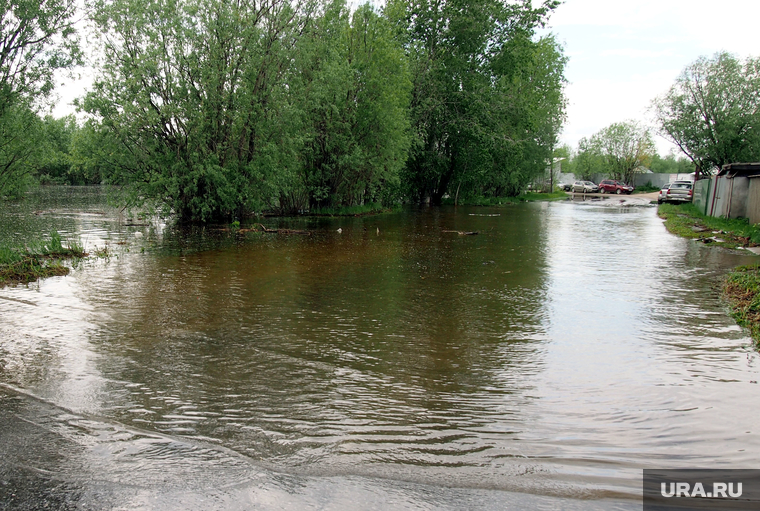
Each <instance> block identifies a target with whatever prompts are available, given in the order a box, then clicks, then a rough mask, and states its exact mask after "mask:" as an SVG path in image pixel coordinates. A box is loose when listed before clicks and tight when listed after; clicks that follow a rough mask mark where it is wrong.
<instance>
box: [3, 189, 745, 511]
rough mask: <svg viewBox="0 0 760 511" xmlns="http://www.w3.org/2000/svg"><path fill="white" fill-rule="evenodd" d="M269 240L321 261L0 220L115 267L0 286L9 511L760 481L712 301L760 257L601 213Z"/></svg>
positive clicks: (575, 208)
mask: <svg viewBox="0 0 760 511" xmlns="http://www.w3.org/2000/svg"><path fill="white" fill-rule="evenodd" d="M263 223H264V224H265V225H267V226H268V227H277V226H280V227H289V228H295V229H309V230H311V231H313V236H311V237H308V236H301V235H283V234H255V233H244V234H238V235H236V234H234V233H230V232H229V231H225V230H221V229H219V228H217V229H214V228H206V229H192V230H188V231H178V230H176V229H172V228H168V227H166V226H165V225H163V224H161V223H158V222H151V221H145V220H141V219H138V218H133V219H131V220H130V219H129V218H127V217H126V216H125V214H124V213H121V212H119V211H116V210H113V209H110V208H109V207H107V206H106V205H105V203H104V195H103V192H102V191H100V190H98V189H91V188H90V189H84V188H46V189H43V190H42V191H41V192H37V193H36V194H35V195H34V196H33V197H30V198H29V200H27V201H25V202H23V203H21V204H6V205H3V210H2V215H1V216H0V236H2V237H3V238H12V239H14V240H16V241H24V240H28V239H34V238H36V237H39V236H44V235H45V234H46V233H49V232H50V230H51V229H57V230H58V231H59V232H61V233H62V234H63V236H64V238H66V237H76V238H77V239H79V240H81V242H82V243H84V244H85V245H86V248H87V249H88V250H89V251H90V252H93V253H94V252H95V250H96V248H97V249H102V248H104V247H107V248H108V252H109V254H110V256H109V257H107V258H103V257H101V258H90V259H88V260H85V261H80V262H77V263H75V264H74V267H73V270H72V272H71V274H70V275H68V276H65V277H54V278H49V279H46V280H44V281H41V282H38V283H34V284H30V285H28V286H17V287H6V288H2V289H0V452H2V456H0V508H2V509H4V508H6V507H7V508H13V509H16V508H22V509H23V508H28V509H34V508H37V507H40V504H41V503H45V505H49V506H51V507H57V508H60V509H158V510H168V509H179V508H181V509H302V508H313V509H339V510H340V509H475V508H478V509H505V508H515V509H527V508H532V509H640V505H641V504H640V491H641V490H640V488H641V470H642V469H644V468H757V467H758V454H757V453H758V452H760V435H758V433H759V432H760V431H759V427H758V423H759V421H758V418H760V416H758V413H757V411H756V405H757V402H758V395H759V394H760V386H759V385H758V384H757V381H758V380H760V367H759V366H758V356H757V353H756V352H754V351H753V350H752V349H751V348H750V346H749V343H750V340H749V339H748V338H747V336H746V332H744V331H742V330H741V329H740V328H739V327H738V326H737V325H736V324H735V323H734V321H733V320H732V319H730V318H729V317H728V315H727V313H726V306H725V304H723V303H722V302H721V301H720V299H719V285H720V279H721V277H722V276H723V275H724V274H725V273H726V271H727V270H728V269H730V268H732V267H734V266H736V265H739V264H749V263H753V262H755V261H756V260H757V256H754V255H751V254H744V253H742V252H735V251H728V250H725V249H720V248H714V247H706V246H702V245H700V244H697V243H695V242H692V241H688V240H684V239H680V238H677V237H675V236H673V235H670V234H669V233H667V232H666V230H665V229H664V227H663V225H662V221H661V220H660V219H658V218H657V216H656V211H655V209H654V208H652V207H635V208H623V207H617V206H616V203H615V199H608V200H606V201H593V202H581V203H578V202H560V203H531V204H520V205H513V206H505V207H502V208H465V207H459V208H456V209H455V208H453V207H450V208H446V207H444V208H440V209H420V210H413V209H409V210H405V211H403V212H400V213H394V214H386V215H379V216H369V217H363V218H335V219H330V218H317V219H307V220H304V219H273V218H266V219H264V220H263ZM135 224H137V225H135ZM338 228H340V229H341V230H342V232H338ZM446 230H452V231H478V232H479V234H478V235H474V236H466V235H460V234H457V233H456V232H444V231H446Z"/></svg>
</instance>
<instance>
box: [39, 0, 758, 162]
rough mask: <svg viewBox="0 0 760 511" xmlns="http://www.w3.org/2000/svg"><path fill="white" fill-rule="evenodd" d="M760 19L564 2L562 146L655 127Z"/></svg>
mask: <svg viewBox="0 0 760 511" xmlns="http://www.w3.org/2000/svg"><path fill="white" fill-rule="evenodd" d="M533 2H534V5H537V4H538V1H537V0H533ZM349 3H353V4H356V3H358V2H357V1H356V0H353V1H351V0H349ZM373 3H374V4H375V5H377V4H378V3H379V2H378V1H374V2H373ZM759 18H760V0H723V1H722V2H720V3H717V2H713V1H706V0H636V1H635V2H618V1H610V0H564V2H563V4H562V5H560V6H559V7H558V8H557V10H556V11H555V12H554V13H553V14H552V16H551V18H550V20H549V24H548V27H547V28H546V29H545V30H542V31H541V32H540V33H542V34H545V33H547V32H551V33H553V34H554V35H555V36H556V38H557V40H558V41H559V42H560V43H561V44H562V45H563V47H564V50H565V54H566V55H567V57H568V58H569V61H568V64H567V67H566V72H565V75H566V77H567V80H568V84H567V88H566V96H567V100H568V109H567V121H566V123H565V126H564V129H563V132H562V135H561V136H560V143H566V144H569V145H570V146H571V147H572V148H573V149H575V148H576V147H577V144H578V140H580V139H581V138H583V137H590V136H591V135H593V134H594V133H596V132H597V131H599V130H601V129H602V128H604V127H606V126H609V125H610V124H612V123H613V122H621V121H626V120H638V121H641V122H642V123H646V124H648V125H650V124H651V122H650V121H651V119H650V117H651V116H650V115H649V113H648V109H649V106H650V104H651V102H652V100H653V99H654V98H655V97H657V96H659V95H661V94H664V93H665V92H666V91H667V90H668V88H669V87H670V86H671V85H672V84H673V82H674V80H675V79H676V77H677V76H678V75H679V74H680V73H681V71H682V70H683V69H684V68H685V67H686V66H687V65H688V64H690V63H692V62H694V61H695V60H696V59H697V58H699V57H700V56H712V55H714V54H715V53H716V52H719V51H723V50H725V51H728V52H731V53H733V54H735V55H737V56H738V57H740V58H742V59H744V58H746V57H748V56H752V57H759V56H760V37H757V36H756V35H755V30H756V28H755V26H754V25H755V23H756V20H757V19H759ZM90 82H91V79H90V78H89V77H86V78H84V79H82V80H78V81H72V80H70V79H65V78H64V79H62V80H61V82H60V83H61V87H59V89H58V95H59V98H60V99H59V101H58V104H57V106H56V107H55V108H54V109H53V115H55V116H56V117H58V116H62V115H66V114H69V113H72V112H73V111H74V109H73V107H72V106H71V102H72V101H73V100H74V99H75V98H76V97H78V96H81V95H82V94H83V92H84V89H85V88H86V87H87V86H88V85H89V83H90ZM655 141H656V143H657V147H658V150H659V152H660V154H661V155H663V156H665V155H666V154H667V153H668V151H670V150H671V149H673V150H675V146H673V145H672V144H670V143H669V142H667V141H666V140H665V139H663V138H661V137H659V136H656V135H655Z"/></svg>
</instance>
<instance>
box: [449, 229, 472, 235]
mask: <svg viewBox="0 0 760 511" xmlns="http://www.w3.org/2000/svg"><path fill="white" fill-rule="evenodd" d="M441 232H455V233H457V234H459V235H460V236H472V235H475V234H480V231H450V230H447V229H444V230H443V231H441Z"/></svg>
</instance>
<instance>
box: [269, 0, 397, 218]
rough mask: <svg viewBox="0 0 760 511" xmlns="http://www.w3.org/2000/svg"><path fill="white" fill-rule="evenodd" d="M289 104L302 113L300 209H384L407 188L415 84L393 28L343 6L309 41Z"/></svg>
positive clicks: (311, 30) (292, 80)
mask: <svg viewBox="0 0 760 511" xmlns="http://www.w3.org/2000/svg"><path fill="white" fill-rule="evenodd" d="M295 58H296V60H295V65H294V66H293V73H292V75H291V76H290V77H289V79H288V85H289V97H290V98H291V101H292V104H293V105H294V107H295V109H296V111H298V112H299V113H300V116H301V117H300V120H301V128H300V129H301V139H302V140H303V146H302V148H301V150H300V152H299V156H300V161H299V165H298V172H297V174H298V181H297V182H298V185H299V186H298V187H296V188H291V189H290V190H292V191H293V192H296V194H295V195H293V194H292V193H291V195H288V196H287V197H286V198H284V199H283V200H282V201H281V202H282V203H283V204H292V205H291V208H292V209H302V208H303V209H306V208H314V207H323V206H330V207H335V206H343V205H348V206H351V205H357V204H364V203H368V202H378V201H382V200H383V199H384V198H387V197H388V194H389V191H390V190H392V189H394V188H395V186H396V185H397V183H398V180H399V177H398V175H399V169H400V168H401V167H403V165H404V164H405V163H406V156H407V151H408V147H409V139H410V134H409V120H408V106H409V93H410V90H411V82H410V80H409V72H408V68H407V66H406V59H405V56H404V53H403V50H402V49H401V48H400V46H399V45H398V43H397V42H396V41H395V40H394V38H393V34H392V31H391V27H390V25H389V23H388V22H387V20H386V19H385V18H384V17H382V16H380V15H379V14H378V13H377V12H376V11H375V10H374V9H373V8H372V7H370V6H369V5H364V6H361V7H359V8H358V9H356V10H355V11H354V12H353V14H352V13H351V12H350V10H349V9H348V7H347V5H346V3H345V2H344V1H342V0H338V1H333V2H330V3H329V4H327V5H326V9H325V10H324V12H322V13H321V14H320V15H319V16H317V17H315V18H314V20H313V22H312V23H311V24H310V26H309V27H308V29H307V31H306V33H305V34H304V35H303V36H302V38H301V41H300V44H299V47H298V51H297V52H296V57H295Z"/></svg>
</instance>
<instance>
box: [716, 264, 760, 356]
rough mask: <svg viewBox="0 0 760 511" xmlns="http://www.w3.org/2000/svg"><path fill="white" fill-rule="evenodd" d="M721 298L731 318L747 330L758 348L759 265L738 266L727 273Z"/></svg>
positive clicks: (759, 314)
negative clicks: (727, 306) (727, 304)
mask: <svg viewBox="0 0 760 511" xmlns="http://www.w3.org/2000/svg"><path fill="white" fill-rule="evenodd" d="M723 296H724V298H725V299H726V300H727V301H728V303H729V306H730V307H731V316H733V318H734V319H735V320H736V322H737V323H738V324H739V325H741V326H743V327H745V328H747V329H748V330H749V333H750V335H751V336H752V339H753V340H754V342H755V347H756V348H758V347H760V265H752V266H740V267H738V268H736V269H734V270H733V271H732V272H731V273H729V274H728V277H727V278H726V282H725V284H724V286H723Z"/></svg>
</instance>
